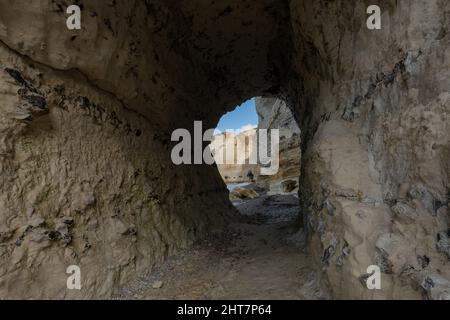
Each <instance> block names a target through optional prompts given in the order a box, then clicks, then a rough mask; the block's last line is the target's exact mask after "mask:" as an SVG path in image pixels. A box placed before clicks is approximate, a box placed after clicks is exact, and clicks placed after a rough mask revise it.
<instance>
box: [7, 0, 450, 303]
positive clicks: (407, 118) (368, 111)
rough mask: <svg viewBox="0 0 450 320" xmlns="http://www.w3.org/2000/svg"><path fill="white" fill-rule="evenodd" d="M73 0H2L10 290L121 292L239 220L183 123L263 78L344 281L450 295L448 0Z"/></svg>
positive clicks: (327, 281)
mask: <svg viewBox="0 0 450 320" xmlns="http://www.w3.org/2000/svg"><path fill="white" fill-rule="evenodd" d="M77 3H78V4H80V5H81V6H82V17H83V19H82V29H81V30H79V31H69V30H67V28H66V27H65V22H66V21H65V20H66V18H67V15H66V14H65V8H66V6H67V4H66V3H65V2H62V1H59V0H56V1H32V2H30V1H25V0H3V1H1V2H0V42H1V43H0V100H1V104H0V110H1V111H2V115H1V116H0V133H1V135H0V175H1V179H0V190H1V192H0V226H1V227H0V228H1V229H0V297H2V298H4V297H10V298H11V297H14V298H17V297H21V298H30V297H33V298H89V297H109V296H111V294H112V293H113V292H114V291H115V290H117V289H118V288H119V287H120V286H121V285H122V284H124V283H126V282H127V281H128V280H130V279H132V278H133V277H134V276H136V275H138V274H139V273H141V272H144V271H146V270H148V269H149V268H151V267H152V266H153V265H157V264H158V263H160V262H161V261H163V260H164V259H165V258H166V257H167V256H168V255H169V254H172V253H175V252H176V251H177V250H178V249H179V248H181V247H186V246H189V244H190V243H192V241H194V240H195V239H198V238H199V237H202V236H203V235H205V234H206V233H207V232H208V231H211V230H212V229H214V228H220V227H221V226H223V225H224V223H226V221H227V219H228V217H229V216H230V215H232V214H233V212H234V211H233V209H232V208H231V206H230V205H229V202H228V192H227V191H226V188H225V185H224V183H223V182H222V180H221V178H220V175H219V174H218V172H217V170H216V168H215V167H213V166H206V165H193V166H175V165H173V163H172V161H171V159H170V150H171V147H172V145H173V144H172V143H171V141H170V134H171V132H172V130H173V129H175V128H188V129H191V128H192V127H193V121H194V120H202V121H204V127H205V128H211V127H214V125H215V124H216V123H217V121H218V120H219V118H220V116H221V115H222V114H223V113H224V112H226V111H229V110H231V109H233V108H234V106H236V105H237V104H239V103H241V102H242V101H245V100H247V99H248V98H251V97H255V96H273V97H279V98H282V99H283V100H284V101H286V103H287V106H288V107H289V108H290V109H291V110H292V112H293V114H294V117H295V119H296V121H297V122H298V125H299V128H300V130H301V144H302V152H301V155H302V157H301V158H302V164H301V177H300V190H299V196H300V199H301V206H302V212H301V213H300V214H301V216H302V218H303V223H304V226H303V227H304V229H305V230H306V231H307V234H308V240H309V241H308V244H307V245H308V248H307V251H308V253H310V255H311V259H313V261H314V262H315V265H316V266H317V269H318V270H321V271H322V280H323V281H322V282H323V286H324V287H326V288H327V289H328V290H329V291H330V292H331V293H332V296H333V297H335V298H365V299H369V298H380V299H381V298H385V299H386V298H387V299H389V298H422V297H428V298H433V299H438V298H445V297H448V291H447V296H446V290H448V286H449V284H448V280H449V279H450V264H449V252H448V241H449V239H448V236H449V231H448V229H449V221H448V220H449V194H450V187H449V185H450V161H449V160H450V141H449V139H450V126H449V124H450V121H449V120H450V119H449V118H450V92H449V88H450V83H449V82H450V77H449V66H450V32H449V30H448V28H449V27H448V26H449V22H450V21H449V15H448V12H450V3H449V2H448V1H444V0H430V1H422V0H411V1H407V2H406V1H405V2H403V1H394V0H386V1H382V3H381V4H380V6H381V8H382V29H381V30H375V31H374V30H368V29H367V28H366V19H367V14H366V9H367V6H368V3H367V2H366V1H362V0H361V1H344V0H335V1H306V0H291V1H275V0H262V1H242V0H227V1H199V0H188V1H176V0H173V1H162V0H161V1H157V0H153V1H152V0H150V1H140V0H139V1H138V0H135V1H77ZM69 265H79V266H80V268H81V271H82V275H83V277H82V279H83V280H82V285H83V290H81V291H76V290H75V291H69V290H67V288H66V279H67V275H66V273H65V271H66V268H67V267H68V266H69ZM369 265H378V266H380V268H381V270H382V272H383V274H382V286H381V290H368V289H367V287H366V285H365V283H364V279H365V278H366V277H367V275H366V273H367V267H368V266H369Z"/></svg>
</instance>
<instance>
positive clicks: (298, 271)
mask: <svg viewBox="0 0 450 320" xmlns="http://www.w3.org/2000/svg"><path fill="white" fill-rule="evenodd" d="M235 205H236V207H237V208H238V210H239V211H240V213H241V216H240V218H239V219H238V221H235V222H232V223H230V224H229V225H228V227H227V229H226V230H224V231H223V232H222V233H220V234H215V235H212V236H210V237H209V238H207V239H205V240H203V241H201V242H199V243H197V244H196V245H195V246H194V247H193V248H191V249H189V250H185V251H183V252H181V253H179V254H178V255H176V256H174V257H171V258H169V259H168V260H167V261H166V262H165V263H164V264H163V265H162V266H161V267H159V268H158V269H157V270H154V271H153V272H151V273H150V274H148V275H146V276H142V277H140V278H139V279H137V280H136V281H133V282H132V283H130V284H129V285H128V286H127V287H125V288H124V289H123V290H122V291H121V292H120V293H119V295H118V296H117V297H116V298H117V299H250V300H252V299H292V300H295V299H317V298H322V297H321V294H320V290H319V289H318V286H317V283H316V277H315V272H314V269H313V268H311V267H310V266H308V259H307V255H306V254H304V253H303V251H302V249H301V234H296V233H295V230H297V228H295V222H296V216H297V214H298V212H299V208H298V199H297V198H296V197H295V196H293V195H286V196H284V195H277V196H264V197H259V198H256V199H252V200H248V201H245V202H241V203H237V204H235Z"/></svg>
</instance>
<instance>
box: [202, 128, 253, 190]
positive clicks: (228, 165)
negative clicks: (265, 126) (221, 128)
mask: <svg viewBox="0 0 450 320" xmlns="http://www.w3.org/2000/svg"><path fill="white" fill-rule="evenodd" d="M210 148H211V150H214V154H215V155H216V164H217V169H218V170H219V173H220V175H221V177H222V179H223V180H224V181H225V183H243V182H252V181H253V180H254V179H255V178H257V177H258V176H259V173H260V168H259V165H258V163H257V161H252V159H253V158H254V159H256V160H257V158H256V157H257V153H258V148H257V131H256V129H249V130H246V131H244V132H231V131H230V132H225V133H219V134H216V135H215V136H214V139H213V141H212V143H211V147H210ZM238 153H239V154H240V155H238ZM227 154H228V155H227ZM238 159H239V160H238Z"/></svg>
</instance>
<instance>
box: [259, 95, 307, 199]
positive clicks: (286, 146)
mask: <svg viewBox="0 0 450 320" xmlns="http://www.w3.org/2000/svg"><path fill="white" fill-rule="evenodd" d="M256 111H257V113H258V118H259V123H258V128H259V129H266V130H274V129H275V130H279V137H280V141H279V159H280V160H279V161H280V163H279V170H278V171H277V173H276V174H274V175H260V176H258V178H257V183H258V184H259V185H261V186H263V187H265V188H267V189H268V190H269V191H268V192H269V194H279V193H291V192H298V183H299V177H300V159H301V156H300V155H301V151H300V129H299V127H298V125H297V122H296V120H295V118H294V116H293V114H292V112H291V110H290V109H289V108H288V107H287V105H286V103H285V102H284V101H283V100H280V99H276V98H257V99H256Z"/></svg>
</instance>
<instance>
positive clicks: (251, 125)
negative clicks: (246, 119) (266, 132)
mask: <svg viewBox="0 0 450 320" xmlns="http://www.w3.org/2000/svg"><path fill="white" fill-rule="evenodd" d="M257 127H258V126H257V125H256V124H250V123H249V124H246V125H244V126H242V127H240V128H239V129H237V130H235V132H236V133H241V132H245V131H248V130H252V129H256V128H257Z"/></svg>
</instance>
